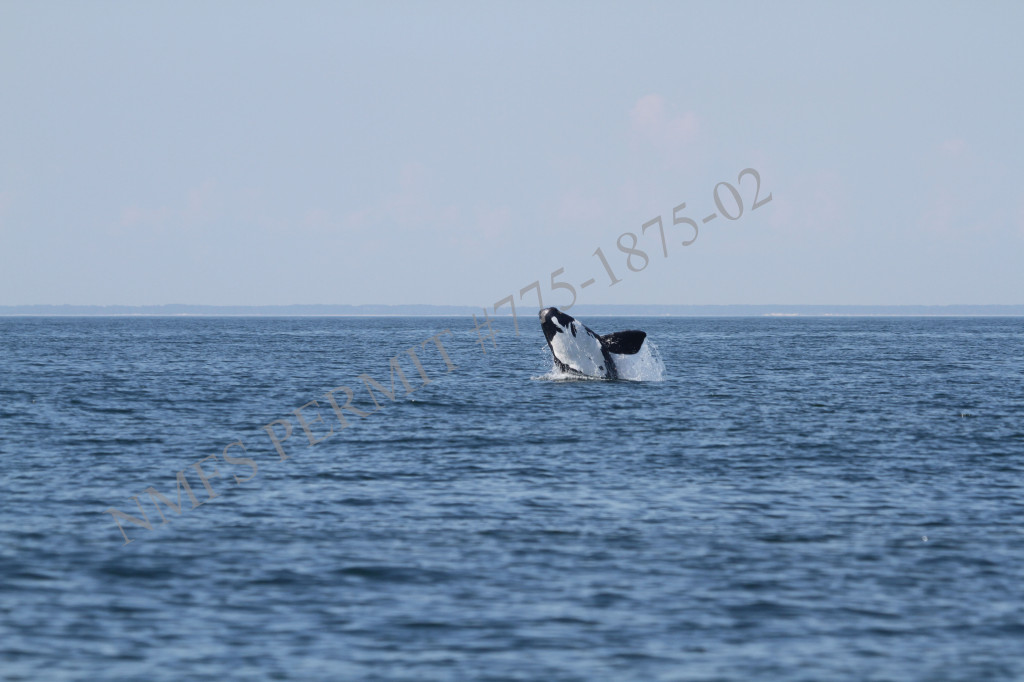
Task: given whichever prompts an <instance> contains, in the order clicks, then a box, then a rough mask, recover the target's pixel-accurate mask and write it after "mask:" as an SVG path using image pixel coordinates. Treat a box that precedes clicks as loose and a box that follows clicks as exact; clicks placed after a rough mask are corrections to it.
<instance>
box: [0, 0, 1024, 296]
mask: <svg viewBox="0 0 1024 682" xmlns="http://www.w3.org/2000/svg"><path fill="white" fill-rule="evenodd" d="M1021 26H1024V3H1019V2H988V3H967V2H963V3H948V2H874V3H872V2H857V3H854V2H849V3H818V2H772V3H755V2H715V3H712V2H700V3H682V2H630V3H626V2H622V3H599V2H598V3H593V2H551V3H542V2H515V3H513V2H509V3H470V2H450V3H447V2H434V3H411V2H410V3H404V2H379V3H369V2H360V3H341V2H323V3H321V2H289V3H285V2H229V1H226V0H225V1H218V2H213V3H206V2H188V1H186V2H174V3H171V2H165V3H155V2H145V3H137V2H93V3H77V2H12V1H10V0H0V305H22V304H26V305H27V304H65V303H67V304H77V305H88V304H94V305H114V304H121V305H157V304H167V303H185V304H209V305H281V304H298V303H303V304H311V303H312V304H316V303H319V304H367V303H379V304H417V303H420V304H437V305H446V304H450V305H473V306H477V305H479V306H482V307H485V308H489V309H492V310H493V307H494V304H495V303H497V302H498V301H500V300H502V299H504V298H506V297H509V296H512V297H513V300H514V302H515V303H516V305H518V306H532V305H536V304H537V303H539V302H543V303H544V304H545V305H551V304H554V305H561V306H563V307H564V306H565V305H566V304H568V303H569V302H570V301H571V298H572V297H573V296H575V297H576V300H577V301H578V302H581V303H583V302H585V303H590V304H602V303H615V304H631V303H642V304H688V305H692V304H864V305H886V304H887V305H898V304H926V305H941V304H1020V303H1024V267H1022V263H1024V132H1022V122H1024V88H1022V87H1021V83H1022V82H1024V41H1022V40H1021V39H1020V37H1019V30H1020V27H1021ZM748 168H750V169H754V171H755V173H751V172H747V173H745V174H744V175H743V177H742V178H741V177H740V174H741V172H742V171H744V170H745V169H748ZM758 177H759V179H760V182H759V183H758V182H757V180H758ZM723 183H726V184H723ZM733 189H735V192H736V193H735V195H734V194H733ZM716 191H717V197H718V200H719V203H716V198H715V197H716ZM769 195H770V197H771V200H770V201H767V202H765V201H764V199H766V198H767V197H768V196H769ZM737 196H738V197H739V199H740V202H741V204H742V207H741V206H739V205H737V203H736V201H735V198H736V197H737ZM755 198H756V200H757V201H758V202H760V203H759V205H758V207H757V208H756V209H755V208H753V204H754V203H755ZM683 203H685V204H686V207H685V208H678V209H677V207H679V206H680V205H681V204H683ZM712 213H716V214H717V217H716V218H714V219H712V220H710V221H709V222H707V223H704V222H702V221H703V219H704V218H705V217H707V216H709V215H710V214H712ZM673 216H675V219H676V221H677V222H676V223H673ZM728 216H736V218H735V219H734V220H733V219H730V218H729V217H728ZM659 217H660V218H661V225H660V228H659V225H658V223H657V222H656V221H655V222H654V223H651V224H649V226H648V228H647V230H646V231H644V230H643V225H644V224H645V223H648V222H649V221H652V220H654V219H656V218H659ZM687 218H688V219H690V220H693V222H694V223H696V224H697V229H696V231H695V230H694V228H693V227H691V225H690V224H688V223H685V222H678V221H681V220H683V219H687ZM662 234H664V243H663V242H662V237H661V235H662ZM695 234H696V239H695V240H694V241H693V242H692V243H691V244H689V245H688V246H683V245H682V241H684V240H687V241H688V240H690V239H692V238H693V237H694V235H695ZM631 235H632V236H631ZM634 239H635V244H634ZM599 249H600V251H599ZM630 249H633V251H632V253H631V252H630V251H629V250H630ZM637 249H638V250H639V251H636V250H637ZM666 254H667V255H666ZM602 257H603V258H604V259H605V261H606V262H607V264H608V266H607V268H606V267H605V266H604V265H603V264H602V261H601V258H602ZM559 269H561V270H562V272H561V273H559V274H556V275H555V276H554V283H558V284H563V286H560V287H556V288H553V287H552V283H553V281H552V273H554V272H556V271H557V270H559ZM588 279H594V280H595V281H594V283H593V284H591V285H589V286H588V287H587V288H585V289H584V288H581V284H583V283H584V282H586V281H587V280H588ZM533 282H539V285H538V286H537V287H536V288H534V289H530V288H528V287H529V286H530V285H531V284H532V283H533ZM612 282H614V284H612ZM565 285H568V286H571V287H572V289H573V290H572V291H571V292H570V290H569V288H568V286H565ZM524 289H525V292H524ZM538 289H539V291H540V299H541V300H537V298H538V293H537V291H538Z"/></svg>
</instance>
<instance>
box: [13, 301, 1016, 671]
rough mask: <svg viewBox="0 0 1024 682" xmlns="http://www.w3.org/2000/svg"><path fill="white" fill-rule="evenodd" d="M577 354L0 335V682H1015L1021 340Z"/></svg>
mask: <svg viewBox="0 0 1024 682" xmlns="http://www.w3.org/2000/svg"><path fill="white" fill-rule="evenodd" d="M583 321H584V322H586V323H587V324H589V325H590V326H591V327H592V328H594V329H595V331H597V332H599V333H606V332H609V331H614V330H617V329H625V328H640V329H644V330H646V331H647V332H648V334H649V338H650V339H651V340H652V341H653V342H655V344H656V345H657V348H658V350H659V352H660V356H661V358H662V360H663V362H664V365H665V377H664V380H663V381H645V382H608V381H553V380H550V378H549V376H548V374H549V370H550V368H551V361H550V356H549V354H548V353H547V350H546V348H545V346H544V340H543V336H542V335H541V333H540V329H539V326H538V325H537V324H536V321H535V320H534V319H533V318H532V316H531V317H528V318H524V319H521V320H520V323H521V329H520V335H519V336H516V333H515V331H514V328H513V324H512V320H511V319H509V318H504V319H501V320H499V321H497V322H495V323H494V327H495V328H496V329H497V330H498V333H497V334H496V336H495V337H494V338H493V340H492V339H483V343H481V342H480V341H481V339H480V337H479V336H478V333H477V332H476V331H474V323H473V320H472V319H469V320H467V319H465V318H277V319H271V318H214V319H207V318H5V319H0V434H2V435H0V530H2V537H3V541H2V546H0V676H2V677H3V678H4V679H12V680H13V679H26V680H65V679H66V680H93V679H147V680H164V679H166V680H180V679H251V678H266V679H295V680H321V679H322V680H327V679H362V680H470V679H472V680H545V681H547V680H827V679H856V680H911V679H913V680H997V679H1022V678H1024V647H1022V641H1024V581H1022V575H1024V478H1022V473H1024V347H1022V343H1024V320H1022V319H1014V318H948V319H947V318H941V319H936V318H733V319H729V318H648V319H640V318H637V319H622V318H591V319H585V320H583ZM444 330H450V333H449V334H443V335H442V336H440V337H437V338H438V339H439V340H440V342H441V343H442V345H443V348H444V349H445V352H446V353H448V359H449V362H450V363H451V364H452V365H454V369H452V368H450V367H449V365H448V364H447V363H446V362H445V359H444V357H443V356H442V355H441V353H440V351H439V349H438V348H437V346H436V345H435V343H433V342H432V341H430V340H429V339H430V338H431V337H434V336H435V335H437V334H441V333H442V332H444ZM481 332H486V329H483V330H481ZM410 348H412V349H414V351H415V353H416V357H417V359H418V360H419V361H420V363H421V366H422V371H423V374H421V373H420V371H419V369H418V368H417V367H416V365H415V363H414V362H413V359H412V355H411V354H409V353H407V352H406V350H407V349H410ZM484 351H486V352H484ZM393 357H397V358H398V359H397V360H396V364H397V366H398V367H401V368H402V369H403V372H404V376H405V377H406V380H407V381H408V382H409V386H410V387H411V388H412V389H413V390H412V391H411V392H406V388H405V386H404V385H403V383H402V380H401V377H400V376H398V375H397V374H395V373H393V371H392V370H391V368H390V367H389V360H390V359H391V358H393ZM361 374H365V375H367V376H369V377H372V378H373V379H375V380H376V381H378V382H379V383H380V384H381V385H382V386H383V388H385V389H388V390H391V386H392V385H391V383H390V381H391V379H393V380H394V381H395V383H394V389H395V390H394V396H395V400H394V401H392V400H390V399H389V398H388V397H387V396H386V395H384V394H383V393H382V392H381V391H380V390H379V389H374V393H373V395H375V396H376V399H377V401H378V402H379V403H380V405H381V407H380V408H379V409H377V410H376V411H374V412H372V413H371V414H369V416H365V417H360V416H356V415H355V414H354V413H352V412H351V411H343V412H342V414H343V415H344V416H346V421H347V423H348V427H347V428H342V427H341V422H340V421H339V420H338V418H337V417H336V416H335V414H334V411H333V410H332V408H331V406H330V404H329V402H328V401H327V399H326V398H325V393H326V392H327V391H330V390H332V389H336V388H338V387H339V386H342V385H344V386H348V387H349V388H351V389H352V391H353V393H354V395H355V400H354V402H353V403H352V405H353V406H355V407H357V408H358V409H360V410H361V411H363V412H369V411H370V410H373V409H374V407H375V405H374V402H373V401H372V400H371V398H370V395H371V394H370V392H369V391H368V389H367V386H366V382H365V381H364V380H363V379H360V378H359V375H361ZM424 375H425V376H426V377H427V378H428V379H429V383H426V384H424V380H423V376H424ZM370 385H371V386H372V384H370ZM333 395H334V396H335V397H336V398H337V402H338V404H339V405H343V404H344V399H345V392H344V391H343V390H341V391H336V392H335V393H334V394H333ZM314 400H316V401H317V403H316V404H315V405H308V404H309V403H310V401H314ZM303 405H306V407H305V408H303V409H302V410H301V411H300V414H303V415H304V418H305V419H306V422H307V424H308V426H309V428H310V433H311V434H312V435H313V438H314V439H320V438H323V437H324V436H327V434H328V433H329V432H330V431H331V430H333V435H330V436H328V437H326V439H324V440H322V441H320V442H317V443H316V444H315V445H311V444H310V439H309V437H307V435H306V434H305V433H304V431H303V429H302V425H301V424H300V422H299V421H298V419H297V417H296V415H295V413H294V412H293V411H294V410H296V409H297V408H300V407H301V406H303ZM318 408H319V409H318ZM318 416H319V420H318ZM275 420H287V422H288V424H289V426H290V427H291V429H292V433H291V436H290V437H289V438H287V439H285V440H282V442H281V448H282V452H284V453H285V456H286V457H287V459H282V458H281V456H280V454H279V453H278V451H277V450H276V449H275V447H274V444H273V443H272V441H271V438H270V437H269V435H268V433H267V432H266V431H265V430H264V429H263V426H264V425H266V424H268V423H270V422H273V421H275ZM271 428H272V430H274V433H275V434H276V435H277V437H278V438H279V439H282V438H283V436H284V434H285V432H286V430H287V429H286V427H285V426H284V424H277V425H276V426H273V427H271ZM237 442H241V443H242V444H243V446H244V448H245V450H244V451H243V450H242V447H240V446H233V447H232V448H231V449H229V450H228V451H227V453H225V451H224V448H225V446H227V445H229V444H231V443H237ZM225 454H226V455H227V456H230V457H233V458H234V461H233V462H231V461H229V460H227V459H226V458H225ZM239 458H248V459H250V460H251V462H252V464H253V465H255V466H256V467H257V468H256V470H255V474H254V469H253V466H252V465H250V464H249V463H246V462H244V461H242V460H240V459H239ZM204 459H205V461H202V462H201V463H200V465H199V468H201V469H202V472H203V473H204V475H205V476H206V477H207V484H208V485H209V489H207V488H206V486H205V485H204V484H203V481H202V480H201V477H200V476H199V469H197V467H196V466H194V464H195V463H196V462H199V461H200V460H204ZM215 471H216V472H217V474H219V475H215V474H214V473H213V472H215ZM178 472H183V476H182V478H183V479H184V481H186V482H187V483H189V490H191V491H192V493H193V494H194V495H195V498H196V501H197V502H198V503H200V504H199V506H196V507H194V508H193V506H192V502H191V501H190V497H189V494H188V490H185V489H184V488H182V487H180V483H178V482H177V476H178ZM147 489H152V491H153V492H152V493H147V492H146V490H147ZM211 493H212V494H213V495H215V497H212V498H211ZM157 494H159V495H163V496H164V498H165V499H166V500H167V501H169V502H171V503H173V504H175V505H177V504H179V500H180V510H181V511H180V514H179V513H177V512H175V511H174V510H173V509H172V508H171V507H170V506H169V505H168V504H167V502H162V501H160V497H159V495H157ZM178 494H180V497H178ZM136 499H137V500H138V505H137V504H136V501H135V500H136ZM111 508H113V509H116V510H119V511H120V512H122V513H123V514H125V515H129V516H134V517H135V518H136V519H137V520H139V521H144V520H148V522H149V525H150V526H151V527H152V528H151V529H149V528H146V527H145V526H144V525H139V524H135V523H132V522H130V521H122V526H123V528H124V533H125V535H122V531H121V530H120V529H119V526H118V522H117V518H116V517H115V516H114V515H112V514H111V513H105V512H107V510H109V509H111ZM140 509H141V510H142V511H141V512H140ZM158 510H159V511H158ZM143 514H145V519H143ZM162 516H163V517H165V518H166V523H162V522H161V517H162ZM125 537H128V538H130V539H131V542H130V544H127V545H125V544H124V543H125Z"/></svg>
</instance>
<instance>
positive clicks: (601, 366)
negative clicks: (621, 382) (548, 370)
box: [540, 308, 647, 379]
mask: <svg viewBox="0 0 1024 682" xmlns="http://www.w3.org/2000/svg"><path fill="white" fill-rule="evenodd" d="M540 327H541V329H542V330H544V338H545V339H546V340H547V342H548V347H549V348H550V349H551V355H552V356H553V357H554V359H555V366H556V367H558V369H559V370H561V371H562V372H565V373H567V374H576V375H579V376H585V377H593V378H596V379H618V378H619V367H618V365H617V364H616V363H619V364H621V363H623V361H624V360H625V358H626V356H630V355H636V354H637V353H639V352H640V349H641V348H642V347H643V345H644V339H646V338H647V332H642V331H638V330H635V329H631V330H629V331H624V332H615V333H613V334H606V335H605V336H599V335H598V334H595V333H594V331H593V330H591V329H590V327H588V326H586V325H585V324H583V323H582V322H580V321H579V320H577V319H576V318H574V317H573V316H572V315H567V314H566V313H563V312H562V311H560V310H559V309H558V308H544V310H541V311H540Z"/></svg>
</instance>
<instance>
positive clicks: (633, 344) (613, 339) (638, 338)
mask: <svg viewBox="0 0 1024 682" xmlns="http://www.w3.org/2000/svg"><path fill="white" fill-rule="evenodd" d="M597 338H598V339H599V340H600V341H601V345H602V346H603V347H604V348H605V350H607V351H608V352H609V353H616V354H618V355H634V354H635V353H639V352H640V347H641V346H642V345H644V339H646V338H647V332H642V331H639V330H636V329H630V330H629V331H625V332H614V333H612V334H605V335H604V336H599V337H597Z"/></svg>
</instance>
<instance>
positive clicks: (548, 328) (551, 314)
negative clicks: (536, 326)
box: [540, 308, 576, 344]
mask: <svg viewBox="0 0 1024 682" xmlns="http://www.w3.org/2000/svg"><path fill="white" fill-rule="evenodd" d="M575 321H576V318H574V317H573V316H572V315H567V314H566V313H563V312H562V311H561V310H559V309H558V308H545V309H544V310H542V311H540V328H541V329H543V330H544V338H545V339H546V340H547V342H548V344H550V343H551V340H552V339H553V338H555V335H556V334H571V335H572V336H576V332H575V331H574V330H573V324H572V323H573V322H575Z"/></svg>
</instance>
